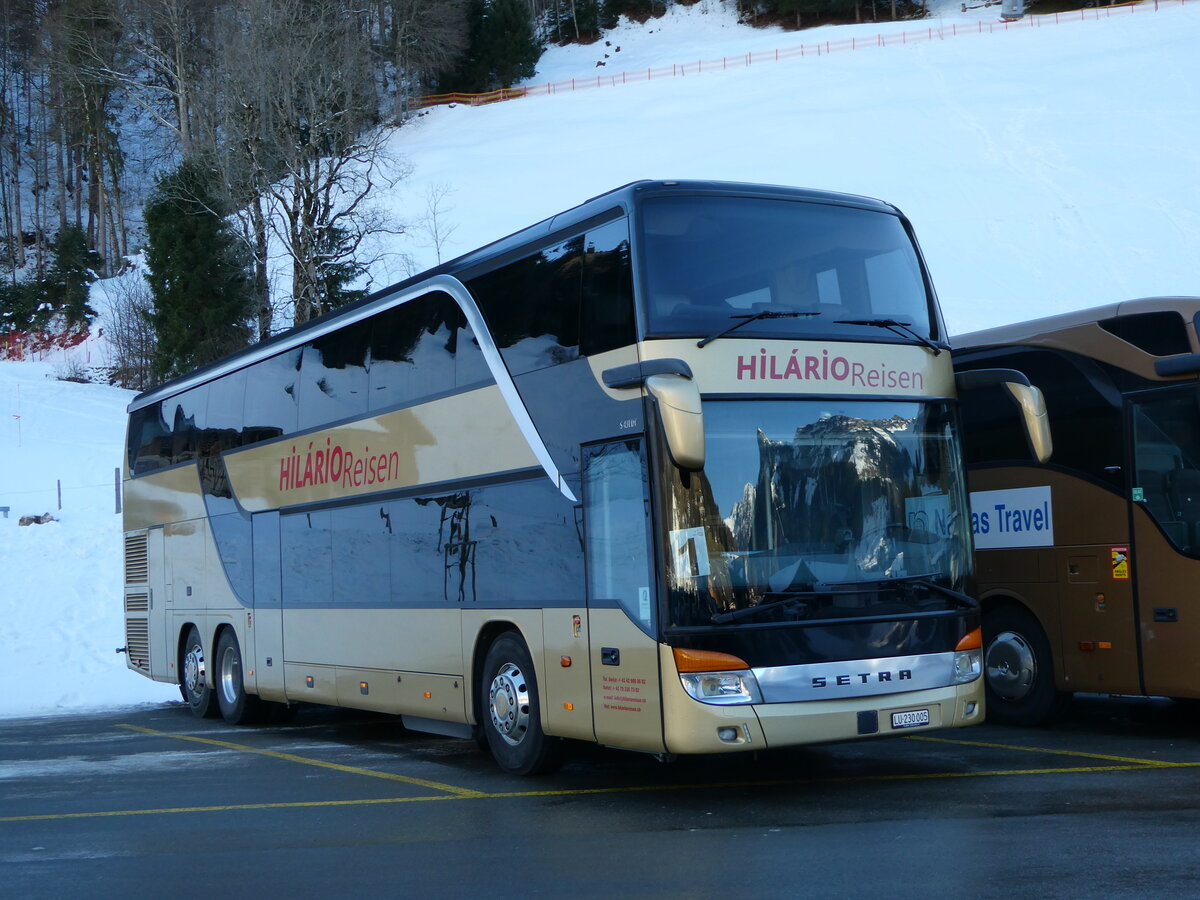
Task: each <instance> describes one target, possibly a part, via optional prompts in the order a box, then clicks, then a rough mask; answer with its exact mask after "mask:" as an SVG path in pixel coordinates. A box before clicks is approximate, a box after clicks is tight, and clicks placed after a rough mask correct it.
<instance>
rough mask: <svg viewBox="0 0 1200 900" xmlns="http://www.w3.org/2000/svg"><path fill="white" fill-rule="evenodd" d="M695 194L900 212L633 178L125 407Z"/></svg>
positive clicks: (852, 200)
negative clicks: (439, 282) (491, 265)
mask: <svg viewBox="0 0 1200 900" xmlns="http://www.w3.org/2000/svg"><path fill="white" fill-rule="evenodd" d="M688 194H692V195H696V194H703V195H708V196H731V197H732V196H737V197H760V198H764V199H767V198H775V199H786V200H798V201H804V202H809V203H823V204H829V205H835V206H850V207H854V208H857V209H867V210H873V211H876V212H882V213H889V214H891V215H901V213H900V211H899V210H898V209H897V208H896V207H895V206H893V205H892V204H890V203H886V202H884V201H882V200H876V199H874V198H871V197H862V196H858V195H856V194H843V193H838V192H835V191H822V190H816V189H811V188H796V187H786V186H783V185H768V184H752V183H741V182H728V181H651V180H644V181H634V182H631V183H629V184H626V185H623V186H622V187H619V188H615V189H614V190H611V191H607V192H606V193H603V194H599V195H598V196H595V197H592V198H591V199H590V200H585V201H584V202H583V203H580V204H579V205H578V206H574V207H571V208H570V209H568V210H565V211H563V212H560V213H556V214H555V215H553V216H551V217H550V218H548V219H543V220H542V221H540V222H537V223H536V224H534V225H530V226H528V227H527V228H523V229H521V230H520V231H516V232H514V233H512V234H510V235H508V236H507V237H503V238H500V239H499V240H496V241H493V242H492V243H490V244H486V245H484V246H483V247H480V248H479V249H477V250H472V251H470V252H469V253H466V254H464V255H462V256H460V257H457V258H456V259H453V260H450V261H449V262H446V263H443V264H441V265H439V266H436V267H435V268H432V269H428V270H426V271H424V272H421V273H420V274H417V275H414V276H412V277H411V278H407V279H405V280H404V281H401V282H398V283H396V284H392V285H389V286H387V287H385V288H382V289H381V290H378V291H375V292H374V293H372V294H370V295H369V296H367V297H363V298H362V299H360V300H356V301H354V302H353V303H348V304H346V305H345V306H340V307H338V308H337V309H333V310H330V311H329V312H326V313H324V314H322V315H320V316H317V317H316V318H313V319H310V320H309V321H307V322H305V323H303V324H301V325H296V326H294V327H293V328H289V329H288V330H287V331H283V332H280V333H279V334H276V335H273V336H272V337H270V338H268V339H267V340H265V341H261V342H259V343H257V344H252V345H250V346H248V347H246V348H245V349H244V350H238V351H237V352H235V353H231V354H229V355H228V356H225V357H223V358H221V359H219V360H216V361H215V362H211V363H208V364H206V365H204V366H200V367H199V368H197V369H194V370H193V371H191V372H188V373H185V374H183V375H180V376H178V377H176V378H173V379H171V380H170V381H167V382H164V383H163V384H161V385H158V386H157V387H153V388H150V389H148V390H146V391H143V392H142V393H140V394H138V395H137V396H136V397H134V398H133V400H132V401H131V402H130V404H129V410H130V411H132V410H134V409H138V408H140V407H143V406H146V405H148V404H149V403H152V402H155V401H157V400H162V399H165V398H167V397H171V396H174V395H175V394H178V393H181V392H182V391H185V390H188V389H190V388H193V387H196V386H198V385H201V384H204V383H206V382H207V381H210V380H212V379H214V378H217V377H219V376H221V375H224V374H227V373H229V372H233V371H236V370H238V369H240V368H242V367H244V366H248V365H250V364H251V363H253V362H255V361H257V360H260V359H265V358H267V357H269V356H273V355H274V354H276V353H280V352H283V351H284V350H287V349H290V348H292V347H295V346H298V345H299V344H301V343H303V342H304V341H305V340H306V339H307V338H308V337H309V335H310V333H312V335H313V336H315V335H316V334H317V333H319V332H327V331H330V330H332V328H331V324H332V327H336V320H338V319H340V318H342V317H345V318H347V319H353V318H356V316H355V315H354V313H355V312H357V311H359V310H361V309H362V308H363V307H366V306H374V305H379V306H383V305H385V304H384V302H383V301H386V299H387V298H389V297H391V296H392V295H394V294H397V293H401V292H403V291H406V290H410V289H412V288H414V287H416V286H418V285H420V284H421V283H422V282H424V281H427V280H429V279H431V278H433V277H434V276H436V275H455V276H457V275H460V274H462V273H467V272H470V271H471V270H472V269H475V268H476V267H480V266H482V265H484V264H486V263H488V262H490V261H492V260H496V259H497V258H502V257H507V256H509V254H515V253H516V252H517V251H518V250H520V249H521V248H524V247H529V246H535V245H537V244H539V243H542V242H544V241H545V240H546V239H547V238H548V237H550V236H552V235H555V234H559V233H564V236H566V235H565V233H566V232H570V231H573V230H577V229H579V228H580V227H583V226H587V225H589V224H602V223H603V222H604V221H607V220H609V219H615V218H616V217H617V216H618V215H622V214H628V213H629V212H630V211H631V210H632V208H633V207H634V205H635V204H636V203H637V202H639V201H641V200H644V199H646V198H648V197H652V196H661V195H688Z"/></svg>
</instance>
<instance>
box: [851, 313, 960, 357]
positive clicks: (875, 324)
mask: <svg viewBox="0 0 1200 900" xmlns="http://www.w3.org/2000/svg"><path fill="white" fill-rule="evenodd" d="M833 324H835V325H870V326H871V327H872V328H886V329H887V330H888V331H890V332H892V333H893V334H898V335H900V336H901V337H910V338H915V339H916V340H917V342H918V343H920V345H921V346H922V347H924V348H925V349H926V350H931V351H932V352H933V355H934V356H937V355H938V354H940V353H941V352H942V348H941V347H939V346H938V345H937V344H935V343H934V342H933V341H931V340H929V338H927V337H924V336H923V335H921V334H918V333H917V332H915V331H913V329H912V323H911V322H898V321H896V320H895V319H835V320H834V323H833Z"/></svg>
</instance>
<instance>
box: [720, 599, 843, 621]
mask: <svg viewBox="0 0 1200 900" xmlns="http://www.w3.org/2000/svg"><path fill="white" fill-rule="evenodd" d="M819 593H824V592H818V591H789V592H787V593H786V594H767V595H766V596H765V597H763V599H762V601H761V602H760V603H758V604H757V605H756V606H747V607H744V608H742V609H731V610H729V612H723V613H714V614H713V616H712V619H711V620H710V621H712V623H713V624H714V625H724V624H726V623H728V622H736V621H738V620H739V619H747V618H749V617H750V616H753V615H755V614H757V613H760V612H764V611H770V610H777V609H779V608H780V605H782V606H783V608H784V609H789V610H791V611H796V607H801V610H802V609H803V607H804V606H805V604H804V603H803V602H801V600H800V598H801V597H816V596H818V594H819Z"/></svg>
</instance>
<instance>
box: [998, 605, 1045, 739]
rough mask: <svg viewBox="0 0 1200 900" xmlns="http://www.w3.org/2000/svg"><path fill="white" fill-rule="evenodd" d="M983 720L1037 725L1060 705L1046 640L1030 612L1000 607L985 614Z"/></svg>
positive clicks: (1011, 607) (1017, 608)
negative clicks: (986, 718)
mask: <svg viewBox="0 0 1200 900" xmlns="http://www.w3.org/2000/svg"><path fill="white" fill-rule="evenodd" d="M983 640H984V648H985V649H984V657H983V669H984V684H985V689H986V692H987V717H988V719H990V720H991V721H993V722H999V723H1001V724H1003V725H1041V724H1043V723H1044V722H1046V721H1047V720H1049V719H1050V718H1051V717H1052V716H1053V715H1054V714H1055V713H1056V712H1057V711H1058V710H1059V709H1060V708H1061V706H1062V703H1063V701H1064V700H1065V695H1063V694H1061V693H1059V691H1058V689H1057V688H1056V687H1055V686H1054V661H1053V660H1052V659H1051V655H1050V642H1049V641H1048V640H1047V639H1046V633H1045V632H1044V631H1043V630H1042V626H1041V625H1040V624H1039V623H1038V621H1037V619H1035V618H1034V617H1033V614H1032V613H1030V612H1028V611H1026V610H1025V609H1022V608H1020V607H1017V606H1001V607H999V608H998V609H995V610H992V611H990V612H988V613H985V614H984V617H983Z"/></svg>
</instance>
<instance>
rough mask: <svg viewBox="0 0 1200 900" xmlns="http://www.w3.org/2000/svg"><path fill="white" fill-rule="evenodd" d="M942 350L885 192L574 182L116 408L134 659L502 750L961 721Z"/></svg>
mask: <svg viewBox="0 0 1200 900" xmlns="http://www.w3.org/2000/svg"><path fill="white" fill-rule="evenodd" d="M945 351H946V344H945V340H944V329H943V325H942V321H941V318H940V315H939V312H938V307H937V304H936V300H935V296H934V293H933V290H932V288H931V286H930V282H929V278H928V275H927V273H926V270H925V267H924V264H923V263H922V260H921V257H920V255H919V252H918V250H917V246H916V243H915V241H914V239H913V235H912V229H911V227H910V225H909V223H908V222H907V221H906V219H905V218H904V217H903V216H902V215H901V214H900V213H899V212H898V211H897V210H896V209H895V208H894V207H892V206H890V205H888V204H885V203H881V202H878V201H875V200H869V199H864V198H860V197H853V196H848V195H842V194H834V193H825V192H818V191H808V190H798V189H790V188H780V187H767V186H758V185H735V184H721V183H685V182H639V183H635V184H632V185H629V186H626V187H624V188H621V189H619V190H616V191H614V192H611V193H608V194H605V195H603V196H600V197H597V198H595V199H593V200H590V201H588V202H586V203H584V204H582V205H581V206H578V207H576V208H574V209H571V210H568V211H566V212H564V213H561V214H559V215H556V216H554V217H553V218H550V219H547V220H546V221H544V222H541V223H540V224H538V225H535V226H533V227H530V228H527V229H525V230H523V231H520V232H518V233H516V234H514V235H512V236H510V237H508V238H506V239H503V240H501V241H499V242H497V243H495V244H492V245H490V246H487V247H485V248H483V249H482V250H479V251H476V252H473V253H470V254H467V255H466V256H463V257H461V258H459V259H457V260H455V261H453V262H450V263H448V264H445V265H443V266H441V267H439V268H437V269H434V270H432V271H431V272H429V273H427V274H425V275H422V276H419V277H416V278H413V279H410V280H408V281H405V282H403V283H401V284H398V285H396V286H394V287H392V288H389V289H387V290H384V291H382V292H380V293H377V294H375V295H373V296H371V297H368V298H366V299H364V300H362V301H360V302H356V303H354V304H352V305H349V306H346V307H343V308H340V309H338V310H336V311H334V312H332V313H329V314H327V315H325V316H323V317H321V318H318V319H315V320H313V321H311V322H308V323H306V324H304V325H302V326H299V327H297V328H295V329H293V330H291V331H289V332H286V333H284V334H281V335H279V336H277V337H275V338H272V339H271V340H269V341H266V342H264V343H262V344H259V345H256V346H253V347H251V348H248V349H246V350H245V351H242V352H239V353H237V354H235V355H232V356H230V357H228V358H226V359H224V360H222V361H219V362H217V363H215V364H212V365H210V366H208V367H206V368H203V369H201V370H198V371H196V372H194V373H192V374H189V375H186V376H184V377H182V378H179V379H177V380H175V381H172V382H170V383H169V384H165V385H163V386H161V387H159V388H156V389H153V390H151V391H148V392H146V393H144V394H141V395H139V396H138V397H137V398H135V399H134V401H133V402H132V403H131V404H130V407H129V431H128V446H127V454H126V459H125V464H126V471H125V483H124V490H125V507H124V510H125V512H124V515H125V553H126V569H125V572H126V575H125V580H126V586H125V608H126V624H127V634H128V665H129V666H130V667H132V668H134V669H136V670H137V671H138V672H140V673H142V674H144V675H146V676H148V677H151V678H153V679H156V680H159V681H166V682H178V683H179V684H180V685H181V690H182V693H183V696H184V698H185V699H186V701H187V703H188V705H190V707H191V709H192V711H193V712H194V713H195V714H196V715H198V716H206V715H218V714H219V715H223V716H224V717H225V719H226V720H228V721H229V722H231V723H240V722H246V721H249V720H251V719H253V718H255V717H256V716H258V715H259V714H260V713H261V712H262V711H263V709H264V706H267V705H269V704H278V703H286V704H291V703H295V702H315V703H324V704H337V705H340V706H345V707H357V708H362V709H369V710H377V711H384V712H387V713H393V714H397V715H399V716H401V717H402V718H403V723H404V724H405V725H406V726H408V727H410V728H413V729H417V730H425V731H430V732H435V733H442V734H448V735H457V736H463V737H466V736H471V735H474V736H475V737H476V738H479V739H483V738H484V737H485V738H486V744H487V746H489V747H490V749H491V752H492V754H493V755H494V756H495V758H496V760H497V761H498V763H499V764H500V766H501V767H503V768H504V769H506V770H508V771H511V772H515V773H532V772H536V771H540V770H544V769H545V768H547V767H548V766H550V765H551V764H552V762H553V761H554V759H555V756H556V752H557V749H558V748H559V746H560V745H561V743H562V742H561V741H560V740H558V739H561V738H574V739H580V740H584V741H596V742H600V743H603V744H606V745H611V746H615V747H622V748H631V749H635V750H642V751H649V752H654V753H660V754H675V753H709V752H721V751H736V750H756V749H762V748H768V747H782V746H788V745H796V744H804V743H810V742H816V741H832V740H841V739H847V738H856V737H863V736H875V735H887V734H891V733H894V732H897V731H900V732H902V733H909V732H911V731H919V730H921V729H932V728H939V727H951V726H959V725H968V724H971V723H974V722H977V721H979V720H980V719H981V718H982V715H983V707H982V693H983V692H982V687H981V683H980V680H979V673H980V642H981V635H980V630H979V625H980V623H979V611H978V608H977V604H976V603H975V601H974V600H972V599H971V598H970V597H968V596H967V595H966V594H964V593H963V588H964V580H965V579H966V577H967V576H968V574H969V572H970V568H971V564H972V563H971V560H972V555H971V543H970V540H971V538H970V528H969V526H968V514H967V507H966V493H965V478H964V473H963V468H962V464H961V456H960V447H959V437H958V431H957V426H956V411H955V403H954V399H953V397H954V376H953V372H952V366H951V360H950V354H949V353H948V352H945Z"/></svg>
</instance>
